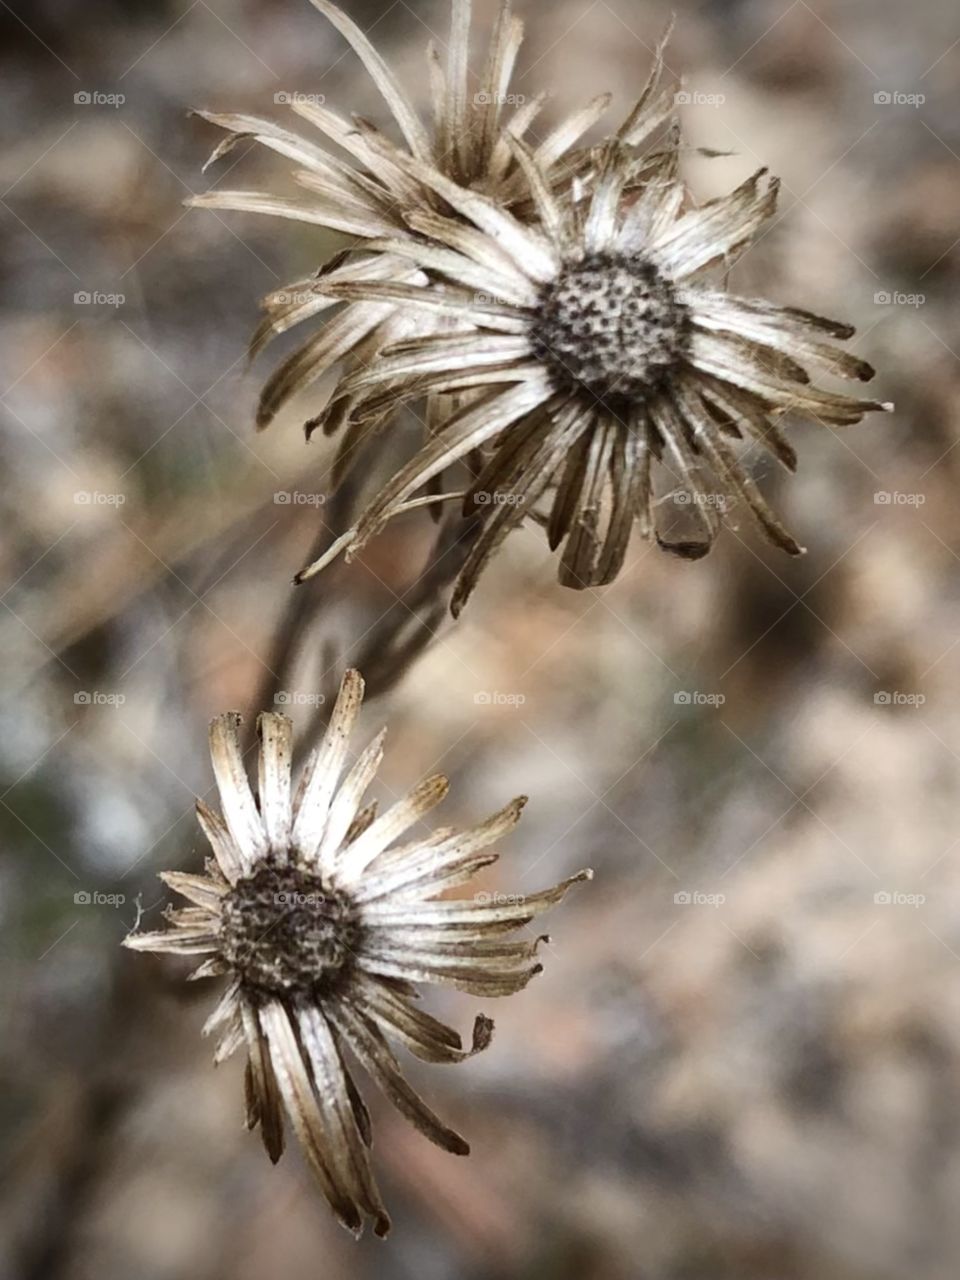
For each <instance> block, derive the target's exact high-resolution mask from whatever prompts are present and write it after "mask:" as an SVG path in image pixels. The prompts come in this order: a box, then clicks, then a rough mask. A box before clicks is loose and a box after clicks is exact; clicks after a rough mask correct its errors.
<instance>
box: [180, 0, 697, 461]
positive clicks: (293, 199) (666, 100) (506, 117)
mask: <svg viewBox="0 0 960 1280" xmlns="http://www.w3.org/2000/svg"><path fill="white" fill-rule="evenodd" d="M313 4H314V5H315V6H316V8H318V9H319V10H320V11H321V12H322V13H323V14H325V15H326V17H327V18H328V19H329V20H330V21H331V23H332V24H333V25H334V26H335V27H336V28H337V30H338V31H339V32H340V33H341V34H342V35H343V36H344V37H345V38H346V39H347V40H348V41H349V43H350V45H351V46H352V48H353V49H354V51H355V52H356V53H357V54H358V56H359V57H360V59H361V60H362V62H363V64H364V66H365V67H366V69H367V71H368V72H369V73H370V75H371V77H372V79H373V80H374V82H375V84H376V86H377V89H378V90H379V91H380V93H381V95H382V97H383V98H384V100H385V102H386V104H387V106H388V107H389V109H390V112H391V115H392V116H393V119H394V122H395V124H396V127H397V130H398V131H399V134H400V135H401V138H402V142H401V144H400V146H398V147H394V146H392V145H391V144H390V142H389V140H388V139H387V137H386V135H385V134H384V133H382V132H381V131H380V130H379V129H377V128H376V127H375V126H373V125H372V124H371V123H370V122H369V121H367V120H363V119H361V118H360V117H357V116H352V117H350V118H346V117H344V116H342V115H340V114H339V113H338V112H336V111H334V110H332V109H331V108H329V107H328V106H327V105H326V103H325V102H319V101H317V100H316V99H315V98H309V97H306V96H294V97H293V99H292V102H291V104H290V105H291V108H292V110H293V111H294V112H295V113H296V114H297V115H298V116H300V117H302V118H303V119H304V120H306V121H307V122H308V123H309V124H311V125H312V126H314V127H315V128H316V129H317V130H318V131H319V133H320V134H321V135H322V138H323V141H324V143H325V144H326V145H323V146H321V145H318V144H317V142H315V141H313V140H312V139H309V138H306V137H303V136H301V135H300V134H299V133H296V132H293V131H291V130H289V129H286V128H284V127H282V126H280V125H278V124H276V123H275V122H273V121H271V120H265V119H261V118H258V117H255V116H250V115H243V114H238V113H232V114H223V113H213V112H207V111H204V112H200V113H199V114H200V115H202V116H203V118H204V119H206V120H209V121H210V122H211V123H213V124H216V125H218V126H219V127H221V128H223V129H226V130H227V131H228V137H227V138H226V139H225V140H224V141H223V142H221V144H220V145H219V146H218V147H217V149H216V150H215V151H214V153H213V156H212V157H211V160H210V161H209V162H208V163H211V162H212V161H214V160H216V159H219V158H220V157H221V156H223V155H225V154H226V153H227V152H229V151H230V150H231V149H232V148H233V147H234V146H235V145H236V144H237V143H238V142H239V141H241V140H243V139H248V138H255V139H256V140H257V141H258V142H260V143H262V144H263V145H264V146H266V147H269V148H271V149H272V150H274V151H276V152H279V153H280V154H281V155H283V156H285V157H286V158H288V159H290V160H293V161H294V162H295V164H296V165H298V166H299V167H298V168H297V169H296V170H295V172H294V175H293V176H294V179H295V181H296V183H297V185H298V186H299V187H301V188H302V189H303V191H304V192H305V194H301V195H297V196H284V195H277V194H272V193H271V194H264V193H261V192H256V191H217V190H214V191H210V192H207V193H206V194H204V195H201V196H197V197H195V198H194V199H193V200H192V201H190V203H192V204H194V205H197V206H201V207H204V208H210V209H236V210H241V211H244V212H252V213H264V214H268V215H273V216H276V217H281V218H292V219H294V220H296V221H300V222H305V223H309V224H312V225H316V226H321V227H324V228H327V229H329V230H333V231H338V232H342V233H344V234H346V235H347V236H350V237H353V238H354V245H353V250H352V251H351V252H347V253H341V254H339V255H337V256H336V257H334V258H333V259H332V260H331V261H329V262H327V263H326V264H325V265H324V266H323V268H322V269H321V270H320V271H319V272H318V273H317V275H316V276H313V277H310V278H308V279H305V280H299V281H295V282H293V283H291V284H288V285H286V286H284V287H283V288H282V289H279V290H277V291H275V292H274V293H272V294H270V295H268V296H267V297H266V298H265V299H264V307H265V310H266V316H265V318H264V320H263V322H262V324H261V325H260V327H259V329H258V330H257V332H256V334H255V335H254V338H253V342H252V344H251V355H256V354H257V353H258V352H260V351H261V350H262V349H263V348H264V347H265V346H266V344H267V343H268V342H269V341H270V340H271V339H272V338H274V337H275V336H277V335H278V334H281V333H284V332H286V331H287V330H288V329H290V328H292V327H293V326H295V325H298V324H300V323H302V322H304V321H307V320H310V319H313V318H315V317H317V316H321V315H325V313H329V312H330V311H331V310H332V309H333V308H334V306H335V305H336V303H337V302H338V301H342V299H339V298H338V297H337V296H335V295H334V294H333V293H331V292H330V290H329V288H328V286H334V285H337V284H340V283H350V282H366V281H375V282H378V283H384V282H386V283H396V284H402V285H408V284H418V285H422V284H426V283H427V282H428V281H429V280H430V279H433V278H435V277H436V276H437V275H438V274H439V275H441V276H442V274H443V272H444V267H445V264H446V258H447V242H446V239H445V236H444V230H445V225H446V223H447V221H448V220H449V219H451V218H452V219H453V220H454V221H455V222H459V223H460V224H461V225H462V224H463V223H464V220H463V218H462V217H461V215H460V214H459V212H458V211H457V210H456V208H455V207H453V206H451V205H450V204H449V203H448V202H447V201H446V200H445V199H444V198H443V197H442V196H441V195H439V194H438V193H437V191H436V190H435V189H434V187H432V186H431V184H430V183H427V182H424V181H422V180H421V178H420V177H419V176H418V175H417V174H416V173H415V172H414V171H413V170H411V169H409V168H408V167H407V166H406V165H405V163H404V162H405V161H406V160H409V159H414V160H417V161H420V162H422V163H426V164H430V165H433V166H435V167H436V168H437V169H438V170H439V171H440V172H441V173H442V174H443V175H444V176H446V177H448V178H450V180H451V181H453V182H455V183H458V184H459V185H461V186H463V187H465V188H467V189H469V190H477V191H481V192H484V193H486V194H487V195H491V196H495V197H496V199H497V200H498V202H500V203H501V204H502V205H503V206H504V207H506V208H510V209H513V210H514V211H515V212H516V213H517V214H518V216H520V217H521V218H525V217H526V216H527V215H528V214H529V213H530V212H531V211H532V208H533V206H532V201H531V195H530V189H529V185H528V184H527V182H526V179H525V177H524V174H523V168H522V166H521V165H520V163H518V160H517V157H516V154H515V152H514V149H513V147H512V145H511V141H512V139H515V138H524V137H532V136H533V127H534V124H535V122H536V119H537V116H538V114H539V112H540V109H541V107H542V106H543V103H544V100H545V97H546V95H545V94H542V93H541V94H536V95H530V96H526V95H524V94H518V93H511V92H510V81H511V76H512V74H513V69H514V66H515V63H516V58H517V54H518V51H519V49H520V44H521V41H522V39H523V23H522V22H521V21H520V19H519V18H518V17H517V16H516V15H515V14H514V13H513V12H512V10H511V6H510V4H509V3H508V2H505V3H504V4H503V5H502V6H501V9H500V12H499V15H498V17H497V20H496V23H495V26H494V30H493V34H492V38H491V42H490V47H489V50H488V52H487V56H486V59H485V60H484V61H483V62H482V64H481V68H482V69H481V70H480V72H479V74H474V73H473V72H472V71H471V69H470V66H469V61H468V54H469V36H470V10H471V4H470V0H452V2H451V23H450V32H449V38H448V41H447V46H446V58H445V61H444V62H441V59H440V57H439V55H438V53H437V50H436V47H435V44H434V43H433V42H432V41H431V43H430V45H429V46H428V49H427V58H428V67H429V73H430V89H431V96H432V102H433V121H432V124H431V125H430V126H428V125H426V124H424V122H423V121H422V120H421V119H420V116H419V115H418V113H417V111H416V109H415V107H414V106H413V103H412V101H411V99H410V98H409V97H408V95H407V93H406V91H405V89H404V87H403V85H402V84H401V82H400V81H399V80H398V78H397V77H396V76H395V75H394V73H393V72H392V71H391V69H390V68H389V67H388V65H387V64H386V63H385V62H384V60H383V58H382V57H381V56H380V55H379V54H378V53H377V51H376V49H375V48H374V47H373V45H372V44H371V43H370V41H369V39H368V38H367V37H366V36H365V35H364V33H363V32H362V31H361V30H360V28H359V27H357V25H356V24H355V23H354V22H353V21H352V20H351V19H350V18H349V17H348V16H347V15H346V14H345V13H344V12H343V11H342V10H340V9H339V8H337V7H336V6H335V5H333V4H331V3H329V0H313ZM662 70H663V63H662V57H661V54H660V51H658V53H657V56H656V58H655V63H654V68H653V72H652V73H651V77H650V81H649V83H648V85H647V87H646V89H645V90H644V95H643V100H642V104H641V105H640V106H639V107H638V109H637V110H635V111H634V112H633V113H632V114H631V117H630V120H629V121H628V124H627V125H626V126H625V128H624V131H623V136H624V138H625V140H626V141H627V142H629V143H630V144H631V145H635V146H638V145H640V144H642V143H643V142H644V141H645V140H647V139H648V138H649V137H650V136H651V135H652V134H653V133H655V132H656V130H657V129H658V128H659V127H660V126H661V125H662V124H664V122H665V121H667V120H668V119H669V118H670V117H671V115H672V114H673V111H674V104H673V99H672V95H671V94H670V93H669V92H667V90H666V89H663V88H661V86H660V79H661V74H662ZM609 103H610V94H601V95H599V96H598V97H596V98H594V99H592V101H590V102H588V103H587V104H586V105H585V106H584V107H581V108H579V109H578V110H577V111H575V112H573V113H572V114H571V115H569V116H567V117H566V118H564V119H563V120H561V121H560V123H559V124H557V125H556V126H555V127H553V128H551V129H549V130H546V131H544V133H543V135H542V136H541V137H540V138H539V139H538V140H537V141H536V143H535V145H534V154H535V156H536V158H537V164H538V166H539V168H540V171H541V172H542V173H543V175H544V180H545V181H546V182H547V183H548V184H549V185H550V186H551V187H556V188H560V187H563V186H567V187H568V186H569V184H570V182H571V181H572V180H573V178H574V177H580V178H588V177H589V175H590V174H591V172H592V171H593V169H594V166H595V158H594V154H593V151H592V149H587V148H581V147H578V146H577V144H578V142H579V141H580V139H581V138H582V137H583V135H584V134H585V133H586V132H587V131H588V130H589V129H590V128H591V127H592V126H594V125H595V124H596V123H597V122H598V121H599V120H600V119H601V117H602V116H603V114H604V112H605V111H606V109H607V107H608V106H609ZM331 144H332V145H331ZM641 178H642V174H641V173H640V172H639V171H638V173H637V174H635V175H634V179H633V180H634V181H635V182H639V181H640V180H641ZM384 238H386V239H387V240H389V241H390V242H391V248H390V250H389V251H386V250H385V249H384V247H383V244H382V243H371V242H379V241H382V240H383V239H384ZM401 241H402V242H406V243H400V242H401ZM414 241H415V242H416V244H417V245H418V246H419V249H418V252H417V253H415V254H413V255H412V256H411V251H410V243H409V242H414ZM477 287H479V285H477ZM453 327H456V326H453ZM450 328H451V325H450V323H449V321H448V320H447V319H446V318H445V317H439V316H437V315H436V314H433V315H429V314H427V313H424V312H422V311H414V312H411V311H410V310H409V308H405V307H398V306H397V305H396V304H391V303H390V301H389V300H388V299H387V298H386V297H385V296H381V298H380V299H379V300H378V301H377V302H376V303H370V302H358V303H353V304H348V305H347V306H345V307H343V308H342V309H341V310H340V311H339V312H338V313H337V314H336V315H335V316H334V317H333V318H332V319H329V318H328V319H327V323H326V324H325V326H324V327H323V328H322V329H321V330H320V331H319V333H317V334H316V335H314V336H313V337H311V338H310V339H309V340H308V341H307V342H306V343H305V344H304V345H303V346H301V347H300V348H298V349H297V350H296V351H294V353H293V354H292V355H291V356H290V357H289V358H288V359H286V360H285V361H284V362H283V363H282V364H281V365H280V366H279V367H278V368H277V370H276V371H275V372H274V373H273V375H272V376H271V377H270V378H269V379H268V381H267V383H266V384H265V386H264V388H263V390H262V392H261V396H260V405H259V409H258V413H257V423H258V426H260V427H265V426H267V424H268V423H269V422H270V421H271V420H272V419H273V417H274V416H275V415H276V414H277V412H278V411H279V410H280V408H281V407H282V406H283V405H284V404H285V403H286V402H287V401H288V400H289V399H290V398H291V397H292V396H293V395H295V394H296V393H297V392H299V391H301V390H303V389H304V388H305V387H307V386H309V385H310V384H311V383H313V382H314V381H316V379H318V378H319V377H320V376H321V375H322V374H324V373H326V372H328V371H329V370H330V369H331V368H332V367H334V366H337V364H338V362H342V367H341V370H340V373H339V374H338V380H337V381H335V383H334V386H333V389H332V393H331V396H330V400H329V404H328V407H327V409H326V410H325V411H324V412H323V413H322V414H321V415H320V416H319V417H317V418H314V419H313V420H311V422H309V423H308V424H307V429H308V432H312V431H313V430H315V429H316V428H317V427H319V426H321V425H322V427H323V428H324V430H325V431H326V432H327V433H333V432H341V433H342V436H341V448H340V454H339V457H338V462H337V467H336V471H335V476H336V478H337V479H339V478H340V477H341V476H342V475H343V474H344V473H345V471H346V469H347V467H348V466H349V465H350V464H351V463H352V462H353V461H354V460H355V459H356V457H357V456H358V453H359V450H360V446H361V445H362V443H363V442H364V441H365V440H366V439H368V438H369V437H370V436H371V435H372V434H373V431H374V429H375V427H376V426H377V425H380V424H381V423H382V422H384V421H385V420H386V419H387V418H389V417H390V415H391V407H390V406H388V407H387V408H386V409H385V410H383V412H381V413H380V414H379V415H377V416H376V418H375V419H371V417H370V415H367V416H366V417H363V418H362V419H361V413H360V410H361V408H362V403H363V400H364V396H363V395H362V394H350V395H347V396H342V395H340V394H339V383H340V382H341V381H342V379H343V378H344V377H346V376H348V375H349V373H350V372H352V371H353V370H354V369H363V368H366V367H368V366H369V364H370V363H371V362H372V361H374V360H375V359H376V357H377V355H378V354H379V352H380V351H382V350H383V349H384V347H386V346H388V345H389V344H390V343H392V342H396V341H399V340H400V339H402V338H411V337H414V336H417V335H420V334H424V333H429V332H448V331H449V329H450ZM438 416H439V415H438V413H437V405H436V398H435V397H433V396H431V397H429V402H428V404H427V406H426V408H425V419H426V422H427V423H428V424H433V422H434V419H435V418H436V417H438ZM351 428H352V429H351Z"/></svg>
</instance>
